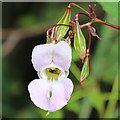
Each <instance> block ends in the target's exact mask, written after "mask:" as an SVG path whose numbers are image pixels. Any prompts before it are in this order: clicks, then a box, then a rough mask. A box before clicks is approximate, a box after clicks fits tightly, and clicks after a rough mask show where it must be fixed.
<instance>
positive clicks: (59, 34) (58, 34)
mask: <svg viewBox="0 0 120 120" xmlns="http://www.w3.org/2000/svg"><path fill="white" fill-rule="evenodd" d="M70 17H71V11H70V8H69V7H68V8H67V10H66V11H65V13H64V15H63V17H62V18H61V20H60V21H59V22H58V23H57V25H58V24H65V25H70ZM68 30H69V26H57V27H56V30H55V34H54V38H55V40H57V41H60V40H61V38H63V37H64V36H65V35H66V33H67V31H68Z"/></svg>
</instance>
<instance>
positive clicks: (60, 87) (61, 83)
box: [28, 41, 73, 113]
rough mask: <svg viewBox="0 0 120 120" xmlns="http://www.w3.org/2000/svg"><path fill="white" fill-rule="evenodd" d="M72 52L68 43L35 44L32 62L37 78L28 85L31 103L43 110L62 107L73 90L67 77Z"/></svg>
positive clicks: (53, 109) (49, 110)
mask: <svg viewBox="0 0 120 120" xmlns="http://www.w3.org/2000/svg"><path fill="white" fill-rule="evenodd" d="M71 58H72V52H71V48H70V46H69V44H68V43H66V42H65V41H60V42H58V43H57V44H52V43H51V44H43V45H38V46H35V48H34V49H33V52H32V63H33V67H34V69H35V70H36V71H37V73H38V76H39V79H35V80H33V81H31V83H30V84H29V85H28V90H29V93H30V98H31V100H32V101H33V103H34V104H35V105H36V106H37V107H39V108H41V109H44V110H47V111H48V113H49V112H54V111H56V110H59V109H61V108H62V107H64V106H65V105H66V104H67V102H68V101H69V99H70V96H71V94H72V91H73V83H72V81H71V80H70V79H69V78H67V76H68V74H69V68H70V64H71Z"/></svg>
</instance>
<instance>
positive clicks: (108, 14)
mask: <svg viewBox="0 0 120 120" xmlns="http://www.w3.org/2000/svg"><path fill="white" fill-rule="evenodd" d="M37 4H38V3H36V4H35V3H34V4H32V3H31V4H28V6H29V5H30V6H29V7H28V6H27V3H25V5H24V3H23V4H19V3H14V5H11V4H10V3H4V4H3V13H4V14H5V13H6V11H9V10H10V9H12V7H13V6H14V11H13V13H11V15H12V16H14V14H15V10H21V9H24V10H26V9H27V8H29V10H28V11H27V12H25V13H24V12H22V13H21V14H20V13H19V14H18V15H16V18H15V19H14V17H13V18H12V19H11V18H10V20H11V23H12V24H11V28H12V27H14V26H15V27H20V28H21V27H22V28H29V27H31V26H34V25H41V24H43V23H45V24H47V23H48V22H51V23H52V22H53V21H59V20H60V18H61V17H62V16H63V14H64V12H65V10H66V8H67V3H39V5H37ZM88 4H89V3H78V5H80V6H82V7H83V8H85V9H87V10H88ZM96 4H97V7H96V9H97V10H96V11H97V15H98V17H99V18H101V19H104V20H105V21H107V22H110V23H112V24H114V23H116V24H117V23H118V3H100V4H99V3H96ZM35 5H37V7H35ZM42 5H43V6H44V7H42ZM6 6H8V7H6ZM18 6H19V8H17V7H18ZM22 6H24V8H23V7H22ZM39 6H40V7H39ZM101 6H102V7H103V9H101ZM34 10H35V11H37V14H36V12H33V11H34ZM103 10H105V13H104V11H103ZM71 11H72V18H73V17H74V15H75V14H76V13H77V12H78V13H79V12H80V10H79V9H78V8H75V7H74V6H72V8H71ZM76 11H77V12H76ZM7 15H8V13H7ZM7 18H9V17H8V16H7ZM4 19H6V17H5V16H3V20H4ZM13 19H14V21H12V20H13ZM84 20H85V18H84V17H83V19H82V17H81V18H80V23H81V24H82V23H84V22H85V21H84ZM3 24H4V25H3V27H4V26H5V28H7V27H6V26H7V25H8V23H7V22H6V20H5V21H4V22H3ZM56 24H57V22H56ZM95 24H96V29H97V33H99V36H100V37H101V38H102V40H101V41H100V40H98V39H97V38H94V37H92V39H93V40H92V43H94V44H92V45H91V52H90V74H89V76H88V77H87V79H86V80H85V81H84V82H83V83H82V84H80V83H79V80H80V74H81V72H80V70H81V67H82V62H81V61H80V58H79V56H78V54H77V52H76V51H75V50H74V49H73V48H72V64H71V67H70V75H69V78H70V79H71V80H72V81H73V83H74V91H73V94H72V96H71V99H70V101H69V102H68V104H67V105H66V106H65V107H64V108H63V109H61V110H58V111H56V112H53V113H50V115H48V116H47V117H46V116H45V115H46V111H44V110H41V109H39V108H37V107H36V106H35V105H34V104H33V103H32V102H31V100H30V98H29V93H28V90H27V86H28V84H29V83H30V81H31V80H33V79H35V78H38V77H37V74H36V72H35V70H34V69H33V67H32V64H31V51H32V49H33V47H34V46H35V45H37V44H39V43H45V41H46V40H45V39H46V38H44V37H43V35H40V36H39V37H38V38H31V39H30V40H24V41H23V42H20V43H19V45H18V46H17V47H15V49H14V51H13V52H12V53H11V54H10V55H8V56H6V57H4V56H3V61H2V64H3V66H2V76H3V80H2V81H3V83H2V86H3V88H2V90H3V91H2V92H3V93H2V97H3V98H2V99H3V101H2V102H3V104H2V105H3V117H5V118H118V110H120V106H119V102H118V101H119V100H118V39H119V38H120V37H119V36H118V30H115V29H113V28H111V27H108V26H105V25H101V24H100V26H99V23H95ZM9 27H10V25H8V28H9ZM48 29H49V28H48ZM85 30H86V32H83V33H84V35H87V29H85ZM44 36H45V35H44ZM85 37H86V38H88V35H87V36H85ZM35 41H36V42H35ZM87 42H88V41H87ZM93 45H94V46H93ZM3 52H4V51H3ZM119 99H120V98H119ZM119 116H120V115H119Z"/></svg>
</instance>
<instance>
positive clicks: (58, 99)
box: [49, 78, 73, 112]
mask: <svg viewBox="0 0 120 120" xmlns="http://www.w3.org/2000/svg"><path fill="white" fill-rule="evenodd" d="M72 91H73V83H72V81H71V80H70V79H69V78H64V79H59V80H58V81H54V85H53V86H52V97H51V102H52V103H53V104H54V106H55V107H56V108H55V109H56V110H58V109H61V108H62V107H64V106H65V105H66V104H67V102H68V101H69V99H70V96H71V94H72ZM49 111H50V112H52V111H55V110H54V109H53V108H52V109H50V110H49Z"/></svg>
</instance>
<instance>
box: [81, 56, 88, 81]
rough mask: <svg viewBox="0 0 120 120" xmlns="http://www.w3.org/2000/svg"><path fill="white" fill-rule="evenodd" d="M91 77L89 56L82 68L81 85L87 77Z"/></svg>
mask: <svg viewBox="0 0 120 120" xmlns="http://www.w3.org/2000/svg"><path fill="white" fill-rule="evenodd" d="M88 75H89V58H88V56H87V57H86V58H85V62H84V65H83V67H82V72H81V77H80V83H81V82H83V81H84V80H85V79H86V78H87V76H88Z"/></svg>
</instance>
